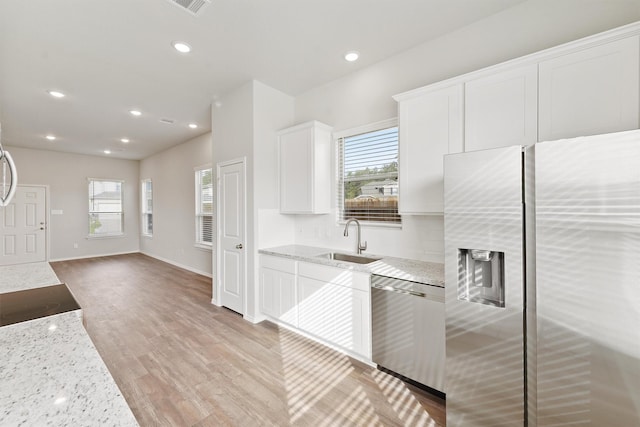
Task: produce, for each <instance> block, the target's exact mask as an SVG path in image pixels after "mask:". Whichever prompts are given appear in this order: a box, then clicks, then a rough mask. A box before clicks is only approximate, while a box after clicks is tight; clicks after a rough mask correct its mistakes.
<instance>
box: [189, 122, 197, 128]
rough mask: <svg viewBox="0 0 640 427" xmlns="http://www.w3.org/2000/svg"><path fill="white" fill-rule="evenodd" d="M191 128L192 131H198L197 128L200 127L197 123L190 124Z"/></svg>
mask: <svg viewBox="0 0 640 427" xmlns="http://www.w3.org/2000/svg"><path fill="white" fill-rule="evenodd" d="M189 127H190V128H191V129H196V128H197V127H198V125H197V124H195V123H189Z"/></svg>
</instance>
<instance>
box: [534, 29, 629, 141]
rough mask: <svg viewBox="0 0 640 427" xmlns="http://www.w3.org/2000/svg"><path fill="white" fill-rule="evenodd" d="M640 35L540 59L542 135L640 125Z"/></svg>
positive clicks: (547, 137)
mask: <svg viewBox="0 0 640 427" xmlns="http://www.w3.org/2000/svg"><path fill="white" fill-rule="evenodd" d="M639 53H640V47H639V42H638V36H633V37H628V38H625V39H621V40H617V41H613V42H610V43H606V44H602V45H598V46H595V47H591V48H588V49H583V50H578V51H576V52H573V53H569V54H566V55H563V56H559V57H556V58H553V59H549V60H546V61H541V62H540V69H539V72H540V94H539V96H540V107H539V108H540V112H539V114H540V122H539V141H548V140H553V139H559V138H570V137H575V136H584V135H595V134H600V133H608V132H616V131H622V130H629V129H637V128H638V113H639V111H638V109H639V107H638V102H639V99H638V80H639V77H638V76H639V71H640V70H639V67H638V57H639Z"/></svg>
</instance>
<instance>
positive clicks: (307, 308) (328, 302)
mask: <svg viewBox="0 0 640 427" xmlns="http://www.w3.org/2000/svg"><path fill="white" fill-rule="evenodd" d="M334 287H335V285H332V284H330V283H326V282H322V281H320V280H315V279H310V278H308V277H302V276H300V277H298V327H299V328H300V329H302V330H303V331H305V332H308V333H311V334H313V335H316V336H317V337H320V338H322V339H325V340H327V341H333V338H334V330H335V326H334V325H335V318H334V315H333V314H334V313H335V311H334V309H335V304H334V302H335V292H334Z"/></svg>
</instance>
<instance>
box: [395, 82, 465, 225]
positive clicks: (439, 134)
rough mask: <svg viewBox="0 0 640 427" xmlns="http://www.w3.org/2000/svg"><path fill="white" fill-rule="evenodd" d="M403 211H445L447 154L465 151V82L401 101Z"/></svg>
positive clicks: (400, 205) (401, 211) (400, 198)
mask: <svg viewBox="0 0 640 427" xmlns="http://www.w3.org/2000/svg"><path fill="white" fill-rule="evenodd" d="M398 108H399V113H398V114H399V118H400V160H399V167H400V170H399V176H400V178H399V179H400V192H399V193H400V194H399V211H400V213H401V214H405V215H406V214H409V215H410V214H424V213H441V212H443V167H442V162H443V156H444V155H445V154H449V153H456V152H461V151H462V149H463V145H462V143H463V140H462V135H463V133H462V128H463V122H462V85H456V86H452V87H448V88H444V89H439V90H433V91H429V92H426V93H424V94H421V95H416V96H412V97H410V98H405V99H402V100H400V102H399V105H398Z"/></svg>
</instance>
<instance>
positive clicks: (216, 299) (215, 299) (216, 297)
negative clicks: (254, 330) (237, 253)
mask: <svg viewBox="0 0 640 427" xmlns="http://www.w3.org/2000/svg"><path fill="white" fill-rule="evenodd" d="M238 163H240V164H242V178H243V187H242V193H243V199H244V200H243V202H244V218H242V224H241V226H242V233H243V235H244V240H245V256H244V260H243V265H242V269H243V270H244V271H243V273H244V289H243V290H242V311H243V314H242V316H243V317H244V316H245V315H246V313H247V281H248V277H249V276H248V274H247V273H248V271H247V258H248V253H249V252H248V250H246V249H247V244H246V242H247V241H248V238H247V158H246V157H244V156H243V157H238V158H235V159H231V160H226V161H224V162H218V163H216V185H215V188H216V253H215V259H214V265H215V269H216V271H215V274H214V275H213V277H214V278H215V279H214V280H215V281H214V284H213V295H212V298H211V303H212V304H214V305H217V306H218V307H222V301H221V299H220V291H221V289H220V283H221V278H220V266H221V265H222V259H221V252H222V251H221V247H220V236H221V235H222V227H221V222H220V215H221V212H222V209H221V199H222V198H221V197H220V188H221V177H220V172H221V169H222V168H223V167H225V166H231V165H234V164H238Z"/></svg>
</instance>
